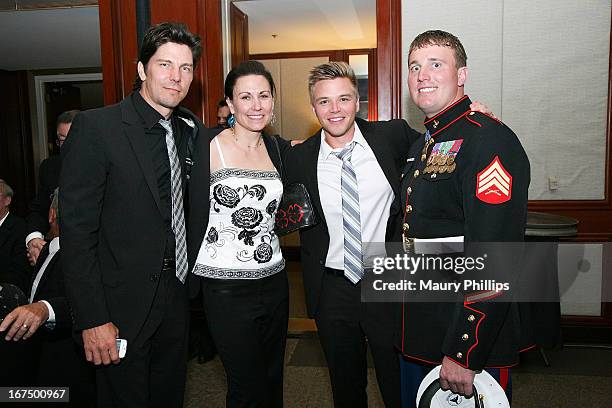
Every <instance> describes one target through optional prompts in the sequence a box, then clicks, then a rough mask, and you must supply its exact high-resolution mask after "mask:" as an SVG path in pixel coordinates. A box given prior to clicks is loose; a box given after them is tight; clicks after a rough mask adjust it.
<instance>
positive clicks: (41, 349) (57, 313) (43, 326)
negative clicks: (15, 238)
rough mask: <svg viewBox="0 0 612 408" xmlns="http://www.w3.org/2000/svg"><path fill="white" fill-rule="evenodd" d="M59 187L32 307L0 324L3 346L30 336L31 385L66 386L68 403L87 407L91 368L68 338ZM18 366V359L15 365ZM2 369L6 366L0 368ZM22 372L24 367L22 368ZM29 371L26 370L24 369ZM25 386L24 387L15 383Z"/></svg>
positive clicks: (69, 321)
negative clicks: (58, 201)
mask: <svg viewBox="0 0 612 408" xmlns="http://www.w3.org/2000/svg"><path fill="white" fill-rule="evenodd" d="M57 196H58V189H56V190H55V193H54V194H53V197H52V202H51V208H50V209H49V225H50V229H49V235H48V236H49V238H50V239H51V241H50V242H49V243H48V244H46V245H45V246H44V247H43V249H42V251H41V252H40V253H41V256H40V257H39V259H38V262H37V263H36V273H35V274H34V281H33V283H32V286H31V289H30V290H29V291H28V292H26V293H27V294H29V296H30V304H28V305H24V306H19V307H17V308H15V309H14V310H13V311H12V312H11V313H9V314H8V315H7V316H6V317H5V318H4V320H3V321H2V323H1V324H0V332H1V333H2V335H3V337H4V340H1V341H2V342H3V343H4V342H5V341H6V342H8V341H10V342H11V343H13V342H15V341H19V340H22V342H23V341H27V340H28V339H30V338H31V341H30V349H29V353H30V356H32V357H33V358H32V360H29V359H28V361H31V364H32V365H31V366H29V372H30V375H31V377H30V381H32V384H33V385H36V386H57V387H70V404H68V405H66V404H64V405H62V406H74V407H88V406H91V405H92V404H93V402H95V399H94V398H93V389H94V388H93V387H94V377H93V375H94V372H93V366H90V365H88V364H87V362H86V361H85V358H84V356H83V350H82V348H81V347H80V346H78V345H77V344H76V343H75V342H74V340H73V339H72V317H71V315H70V309H69V306H68V301H67V299H66V295H65V289H64V275H63V272H62V264H61V258H60V238H59V212H58V205H57ZM19 364H20V365H21V364H22V361H19ZM3 366H4V364H3ZM22 368H23V367H22ZM26 369H27V367H26ZM19 385H23V384H19Z"/></svg>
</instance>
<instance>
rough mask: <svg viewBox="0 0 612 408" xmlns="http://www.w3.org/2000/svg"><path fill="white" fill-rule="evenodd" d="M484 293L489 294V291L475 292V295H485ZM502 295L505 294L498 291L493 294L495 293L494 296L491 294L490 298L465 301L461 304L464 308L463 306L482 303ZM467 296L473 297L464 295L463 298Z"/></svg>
mask: <svg viewBox="0 0 612 408" xmlns="http://www.w3.org/2000/svg"><path fill="white" fill-rule="evenodd" d="M485 292H491V291H490V290H483V291H481V292H476V293H485ZM504 293H505V292H503V291H499V292H495V293H494V294H492V295H491V296H487V297H483V298H478V299H476V300H473V301H467V300H465V301H464V302H463V305H464V306H465V305H471V304H473V303H480V302H484V301H485V300H491V299H495V298H496V297H499V296H501V295H503V294H504ZM468 296H474V295H471V294H470V295H466V296H465V297H468Z"/></svg>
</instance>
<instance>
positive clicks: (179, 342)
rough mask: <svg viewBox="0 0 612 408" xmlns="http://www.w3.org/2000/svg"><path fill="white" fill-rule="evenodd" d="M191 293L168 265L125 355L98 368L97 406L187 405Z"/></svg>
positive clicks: (164, 407)
mask: <svg viewBox="0 0 612 408" xmlns="http://www.w3.org/2000/svg"><path fill="white" fill-rule="evenodd" d="M134 296H138V294H137V293H134ZM188 297H189V296H188V291H187V288H186V287H185V285H184V284H182V283H181V282H180V281H179V280H178V279H177V278H176V276H175V272H174V270H173V269H168V270H164V271H163V272H162V274H161V277H160V282H159V285H158V287H157V292H156V294H155V298H154V300H153V304H152V305H151V310H150V311H149V315H148V317H147V319H146V322H145V324H144V326H143V327H142V329H141V330H140V332H139V333H138V335H137V336H136V338H135V339H134V340H130V341H129V342H128V345H127V353H126V356H125V358H123V359H122V360H121V363H119V364H118V365H113V364H110V365H109V366H105V367H101V368H98V370H97V372H96V381H97V388H98V408H106V407H125V408H139V407H151V408H152V407H160V408H162V407H163V408H170V407H177V408H182V407H183V399H184V392H185V376H186V370H187V342H188V335H187V334H188V333H187V332H188V322H189V320H188ZM119 329H120V330H121V328H119ZM120 334H121V332H120Z"/></svg>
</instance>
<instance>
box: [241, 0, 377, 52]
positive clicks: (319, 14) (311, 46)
mask: <svg viewBox="0 0 612 408" xmlns="http://www.w3.org/2000/svg"><path fill="white" fill-rule="evenodd" d="M234 4H235V5H236V6H237V7H238V8H239V9H240V10H241V11H242V12H243V13H245V14H246V15H247V16H248V19H249V52H250V53H251V54H262V53H276V52H291V51H313V50H337V49H350V48H376V0H306V1H305V0H238V1H234ZM273 34H274V35H277V37H276V38H274V37H272V35H273Z"/></svg>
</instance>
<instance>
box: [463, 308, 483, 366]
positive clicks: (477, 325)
mask: <svg viewBox="0 0 612 408" xmlns="http://www.w3.org/2000/svg"><path fill="white" fill-rule="evenodd" d="M463 307H465V308H467V309H470V310H472V311H474V312H476V313H480V314H481V315H482V316H481V317H480V319H478V323H476V333H475V337H476V343H474V344H472V347H470V348H469V349H468V351H467V355H466V356H465V364H466V368H467V367H468V366H469V365H470V353H471V352H472V350H473V349H474V347H476V346H477V345H478V329H479V328H480V323H482V321H483V320H484V319H486V317H487V314H486V313H484V312H481V311H480V310H477V309H474V308H471V307H469V306H468V305H467V304H466V303H463Z"/></svg>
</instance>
